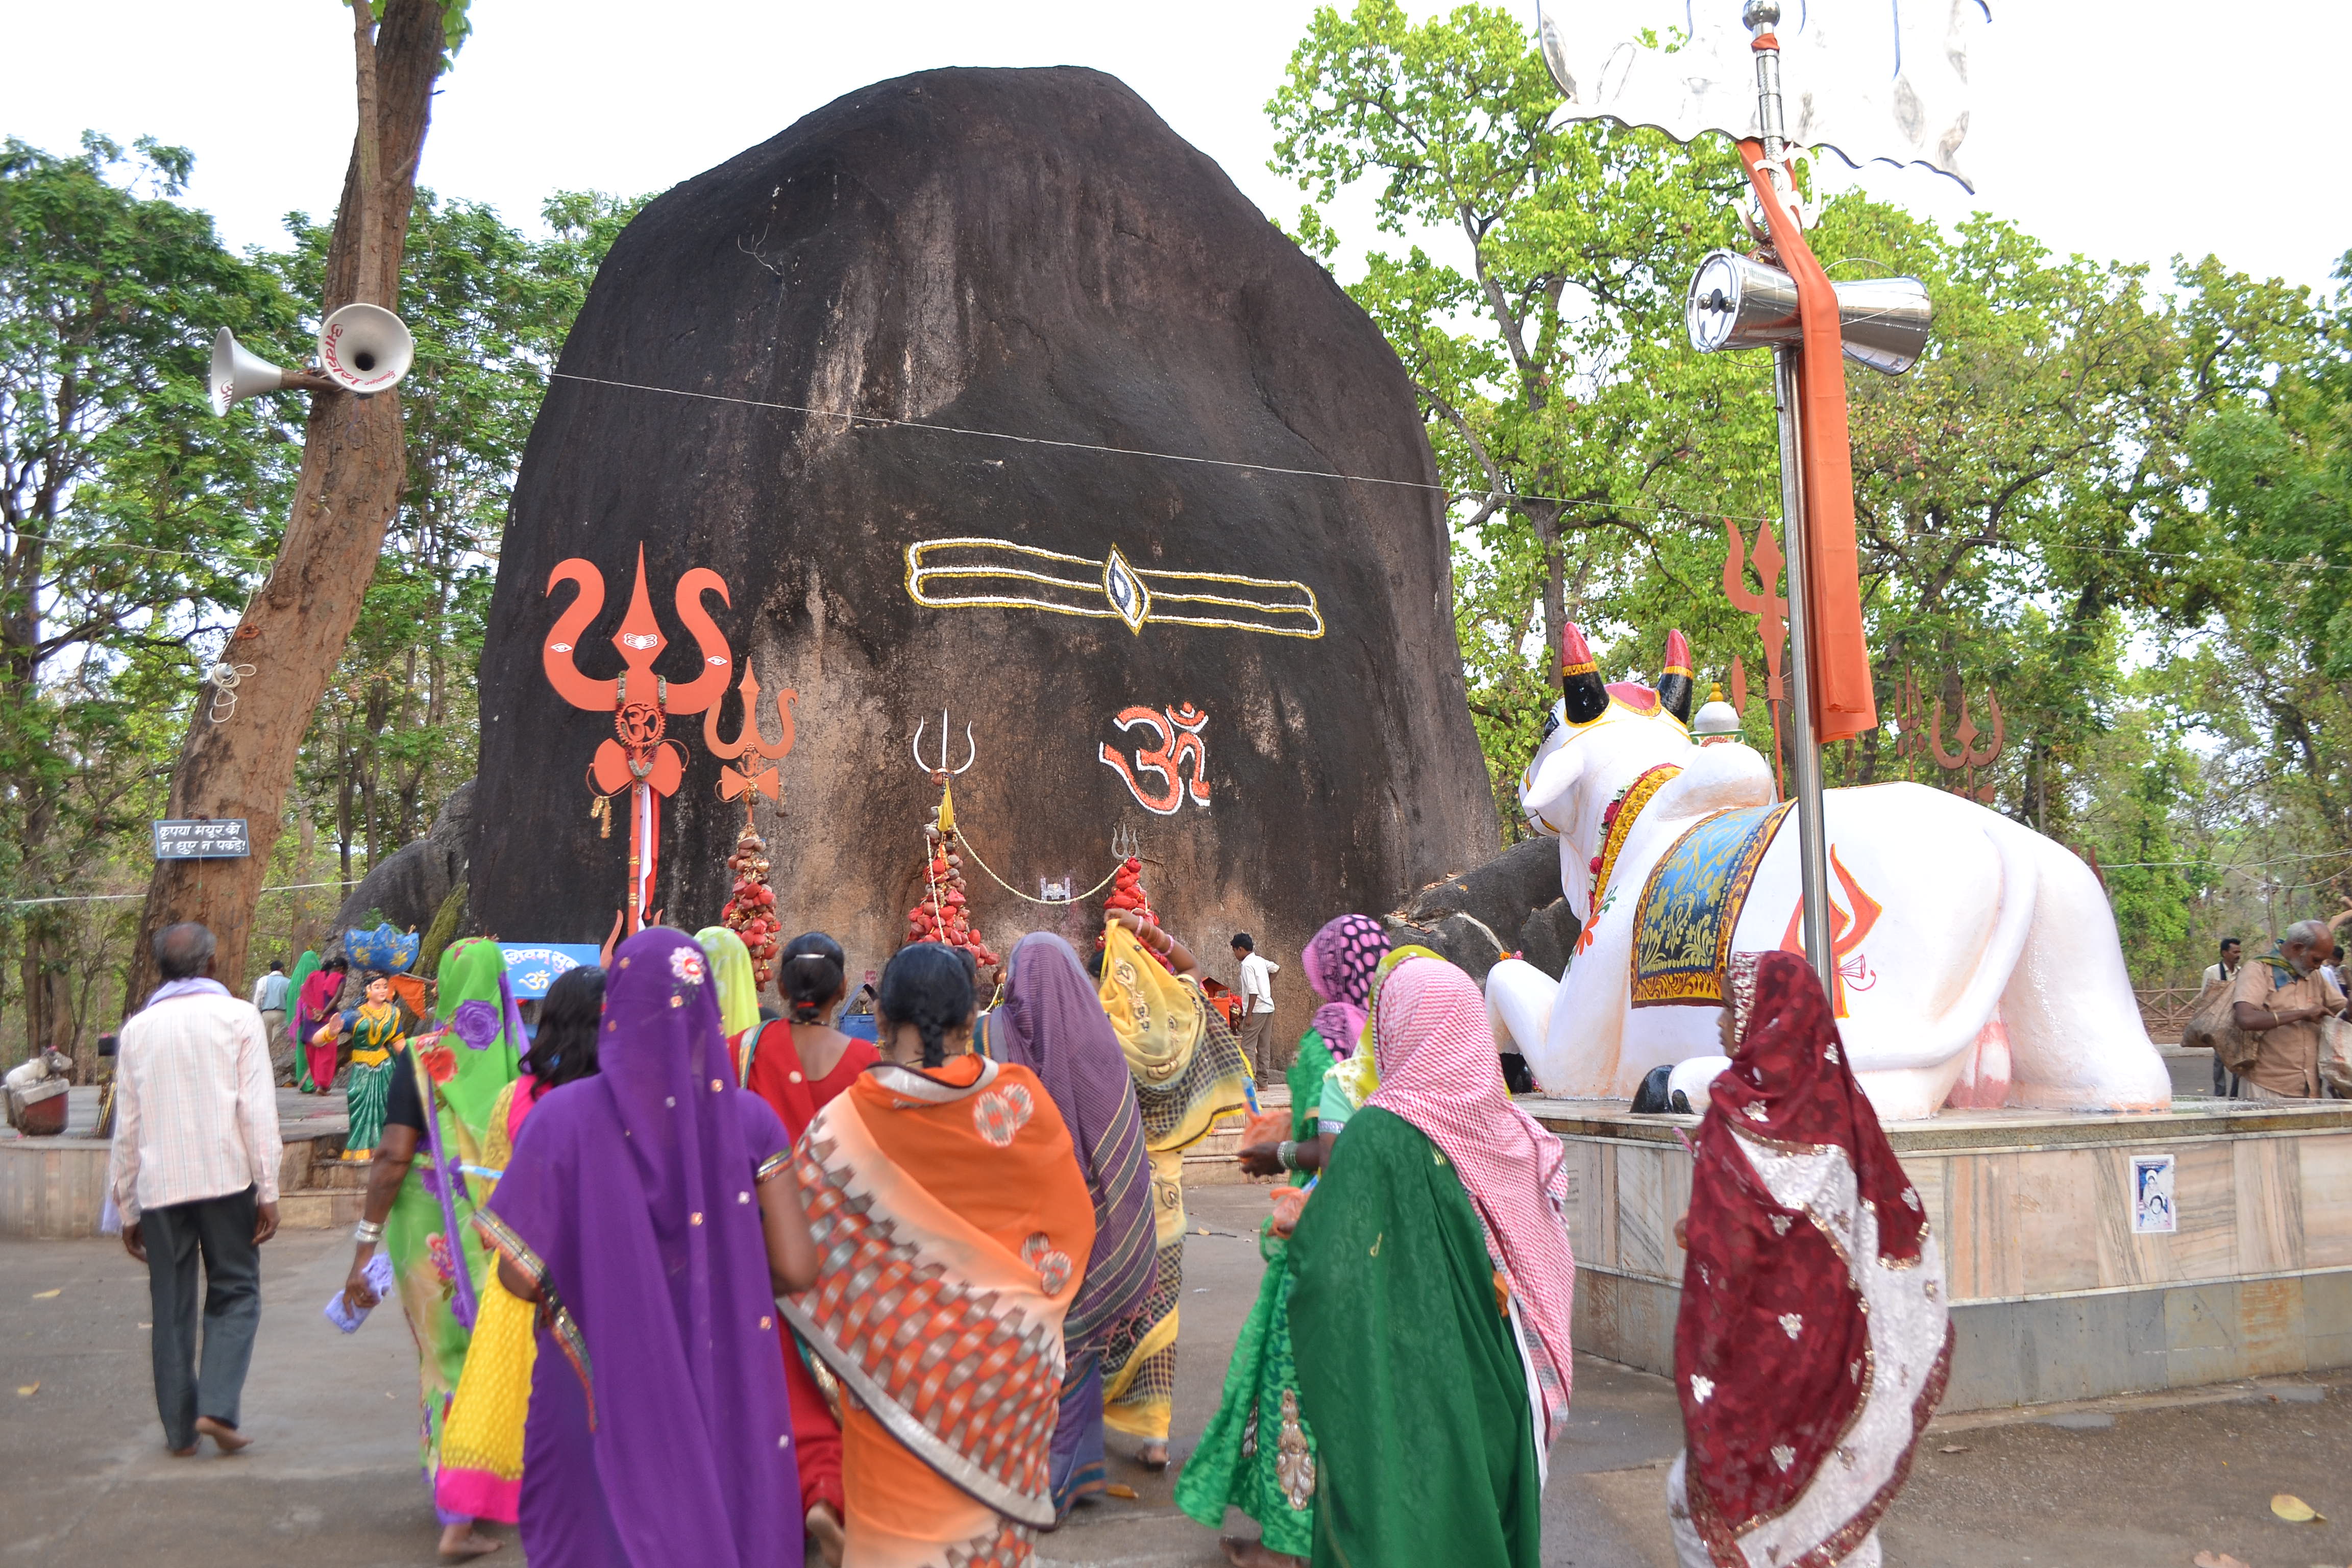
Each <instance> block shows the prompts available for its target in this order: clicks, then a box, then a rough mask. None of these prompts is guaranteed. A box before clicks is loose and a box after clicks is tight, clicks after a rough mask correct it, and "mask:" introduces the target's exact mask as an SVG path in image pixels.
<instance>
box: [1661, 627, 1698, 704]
mask: <svg viewBox="0 0 2352 1568" xmlns="http://www.w3.org/2000/svg"><path fill="white" fill-rule="evenodd" d="M1695 689H1696V682H1694V681H1693V679H1691V656H1690V644H1689V642H1688V641H1686V640H1685V638H1684V637H1683V634H1682V633H1680V632H1677V631H1670V632H1668V633H1667V634H1666V672H1665V673H1664V675H1662V676H1660V677H1658V701H1659V702H1660V703H1661V704H1662V705H1663V706H1664V708H1665V710H1666V711H1667V712H1669V713H1671V714H1673V715H1674V716H1675V718H1677V719H1679V720H1681V721H1683V722H1684V723H1685V724H1688V723H1689V722H1690V713H1691V693H1692V692H1693V690H1695Z"/></svg>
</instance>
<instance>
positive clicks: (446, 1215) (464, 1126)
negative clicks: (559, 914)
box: [343, 937, 523, 1556]
mask: <svg viewBox="0 0 2352 1568" xmlns="http://www.w3.org/2000/svg"><path fill="white" fill-rule="evenodd" d="M434 1014H435V1017H436V1020H437V1023H438V1027H437V1028H436V1030H435V1031H434V1032H433V1033H431V1034H426V1035H421V1036H419V1037H417V1038H416V1039H415V1041H414V1042H412V1043H411V1044H410V1046H409V1047H407V1048H406V1049H404V1050H403V1051H401V1052H400V1053H399V1054H398V1055H397V1056H395V1057H394V1058H392V1064H391V1065H392V1068H393V1076H392V1080H391V1088H390V1092H389V1094H388V1095H387V1097H386V1098H387V1105H386V1108H385V1111H384V1124H383V1135H382V1137H381V1138H380V1139H379V1140H378V1142H377V1144H376V1157H375V1169H374V1171H373V1173H371V1175H370V1176H369V1179H368V1192H367V1205H366V1209H365V1214H366V1217H365V1218H364V1219H362V1221H361V1222H360V1226H359V1230H358V1232H357V1237H356V1239H357V1242H358V1247H357V1250H356V1251H355V1253H354V1255H353V1257H352V1272H351V1278H350V1279H347V1280H346V1281H345V1282H344V1285H343V1293H344V1297H345V1300H347V1301H348V1302H349V1303H350V1304H351V1305H352V1306H355V1307H370V1306H373V1305H374V1304H375V1301H376V1295H375V1292H374V1291H373V1289H371V1288H370V1287H369V1285H368V1282H367V1278H366V1274H367V1265H368V1259H369V1258H370V1257H371V1256H372V1255H373V1252H374V1250H375V1247H376V1244H377V1242H378V1241H381V1242H383V1246H384V1247H385V1249H386V1250H387V1251H389V1252H390V1254H391V1255H392V1265H393V1276H394V1283H395V1288H396V1289H398V1290H399V1292H400V1304H401V1308H402V1310H404V1312H405V1313H406V1314H407V1317H408V1327H409V1331H410V1332H412V1333H413V1334H415V1338H416V1354H417V1389H418V1394H419V1399H420V1402H421V1404H422V1405H423V1411H422V1415H421V1419H420V1422H419V1432H418V1458H419V1460H420V1462H421V1463H422V1465H423V1467H424V1469H425V1484H426V1486H427V1487H428V1488H429V1487H431V1486H432V1484H433V1483H434V1481H435V1479H436V1477H437V1475H438V1474H439V1471H440V1467H441V1429H442V1424H443V1422H444V1421H445V1420H446V1418H447V1415H448V1412H449V1401H450V1398H451V1396H452V1395H453V1394H456V1392H457V1380H458V1377H459V1375H460V1374H461V1373H463V1372H464V1370H465V1365H466V1350H467V1345H468V1344H469V1343H470V1342H471V1340H472V1335H473V1326H474V1320H475V1315H476V1312H477V1310H478V1303H479V1302H480V1300H481V1297H482V1288H483V1282H484V1280H486V1279H488V1277H489V1272H490V1269H491V1267H492V1258H491V1256H490V1254H489V1253H488V1252H486V1251H485V1250H484V1249H483V1247H482V1244H481V1238H480V1235H479V1233H478V1231H477V1230H476V1229H475V1227H474V1224H473V1217H474V1210H475V1208H476V1206H477V1205H479V1204H480V1202H481V1201H482V1199H483V1198H484V1197H485V1196H486V1195H487V1194H488V1191H489V1188H490V1186H491V1184H493V1183H495V1182H496V1180H497V1178H498V1174H499V1173H498V1172H496V1171H493V1170H490V1169H488V1167H487V1166H486V1165H485V1164H484V1163H483V1158H482V1156H483V1152H484V1150H485V1149H486V1147H487V1146H488V1142H489V1137H490V1130H491V1126H492V1122H493V1118H494V1114H495V1112H496V1111H497V1110H498V1108H499V1097H500V1095H501V1094H503V1093H504V1091H505V1089H506V1088H507V1086H508V1085H509V1084H510V1083H512V1082H514V1080H515V1079H516V1078H517V1077H519V1076H520V1072H521V1053H520V1046H521V1044H522V1040H523V1032H522V1017H521V1015H520V1013H519V1012H518V1011H517V1010H516V1007H515V1003H514V993H513V990H512V988H511V987H510V986H509V984H508V983H507V966H506V959H505V957H504V956H503V955H502V954H501V953H500V952H499V945H498V943H496V942H491V941H489V940H488V939H487V938H484V937H468V938H467V940H465V941H464V942H457V943H455V944H453V945H452V946H451V947H450V948H449V949H448V950H447V951H446V952H444V953H443V954H442V955H441V974H440V990H439V996H438V998H437V1000H436V1003H435V1006H434ZM436 1511H437V1510H436ZM441 1524H442V1533H441V1552H442V1554H443V1555H444V1556H476V1555H478V1554H480V1553H481V1552H488V1551H491V1550H493V1549H494V1548H496V1547H497V1545H498V1544H499V1543H498V1542H496V1541H494V1540H492V1539H490V1538H489V1537H488V1536H484V1535H480V1534H478V1533H476V1531H475V1530H474V1521H472V1520H470V1519H464V1518H452V1517H449V1516H447V1515H446V1514H444V1515H442V1516H441Z"/></svg>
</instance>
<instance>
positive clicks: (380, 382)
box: [319, 305, 416, 397]
mask: <svg viewBox="0 0 2352 1568" xmlns="http://www.w3.org/2000/svg"><path fill="white" fill-rule="evenodd" d="M415 361H416V340H415V338H414V337H412V336H410V335H409V331H408V328H407V326H406V325H405V324H404V323H403V322H402V321H401V319H400V318H399V317H398V316H395V315H394V314H393V313H392V312H391V311H390V310H385V309H384V308H383V306H381V305H346V306H344V307H343V308H342V309H341V310H338V311H336V312H335V313H334V314H333V315H331V316H330V317H328V318H327V319H326V320H325V321H322V322H320V326H319V364H320V368H321V369H323V370H324V371H325V372H326V374H327V375H328V377H329V378H330V379H331V380H332V381H333V382H334V383H335V384H337V385H339V386H341V388H342V389H343V390H344V391H346V392H356V393H358V394H360V395H362V396H363V397H364V396H367V395H370V394H373V393H378V392H389V391H391V390H392V389H393V388H394V387H395V386H397V385H399V384H400V378H401V377H402V376H404V375H406V374H408V367H409V366H410V365H411V364H413V363H415Z"/></svg>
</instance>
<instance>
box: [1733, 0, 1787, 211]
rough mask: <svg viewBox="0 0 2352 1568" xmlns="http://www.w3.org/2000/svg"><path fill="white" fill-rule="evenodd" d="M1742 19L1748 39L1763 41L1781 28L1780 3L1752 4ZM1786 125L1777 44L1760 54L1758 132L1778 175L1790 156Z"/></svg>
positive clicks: (1757, 1)
mask: <svg viewBox="0 0 2352 1568" xmlns="http://www.w3.org/2000/svg"><path fill="white" fill-rule="evenodd" d="M1739 19H1740V21H1742V22H1743V23H1745V24H1747V26H1748V37H1751V38H1757V39H1761V38H1763V37H1766V36H1767V35H1769V33H1770V32H1771V31H1772V29H1773V28H1774V27H1775V26H1778V25H1779V24H1780V4H1779V0H1748V4H1747V5H1744V6H1742V7H1741V8H1740V12H1739ZM1786 124H1787V122H1786V121H1785V120H1784V119H1783V118H1782V116H1781V112H1780V44H1779V42H1778V41H1777V40H1775V41H1774V42H1773V43H1772V44H1771V45H1770V46H1769V47H1759V48H1758V49H1757V50H1756V128H1757V129H1758V130H1759V132H1762V133H1763V140H1764V161H1765V162H1766V163H1769V164H1771V165H1772V166H1773V168H1774V169H1775V170H1776V171H1777V170H1778V169H1779V167H1780V160H1781V159H1783V158H1785V157H1787V156H1788V155H1789V147H1788V142H1787V138H1786V134H1785V132H1786ZM1792 194H1793V193H1792Z"/></svg>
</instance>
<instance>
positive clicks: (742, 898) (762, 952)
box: [719, 812, 784, 991]
mask: <svg viewBox="0 0 2352 1568" xmlns="http://www.w3.org/2000/svg"><path fill="white" fill-rule="evenodd" d="M745 815H746V816H749V813H748V812H747V813H746V814H745ZM727 868H728V869H729V870H730V871H732V872H733V873H735V891H734V894H733V896H732V897H730V898H729V899H728V900H727V907H726V908H725V909H723V910H720V911H719V923H720V924H721V925H723V926H725V927H726V928H727V929H728V930H730V931H733V932H734V933H735V934H736V935H737V936H740V937H741V938H742V939H743V945H744V946H745V947H747V948H749V949H750V950H751V980H752V984H754V985H755V986H756V987H757V988H758V989H760V990H762V991H764V990H766V989H767V988H768V981H769V978H770V977H771V976H772V975H773V974H774V973H775V972H776V954H777V952H780V951H781V950H782V947H783V944H784V928H783V926H782V924H781V923H780V922H779V921H777V919H776V890H775V889H773V888H771V887H770V886H768V841H767V840H766V839H764V838H762V837H760V835H759V834H758V832H756V831H755V830H754V829H753V828H752V826H751V823H750V822H749V821H746V822H745V823H744V825H743V833H742V837H739V838H738V839H736V840H735V853H734V854H732V855H730V856H729V857H727Z"/></svg>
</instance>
